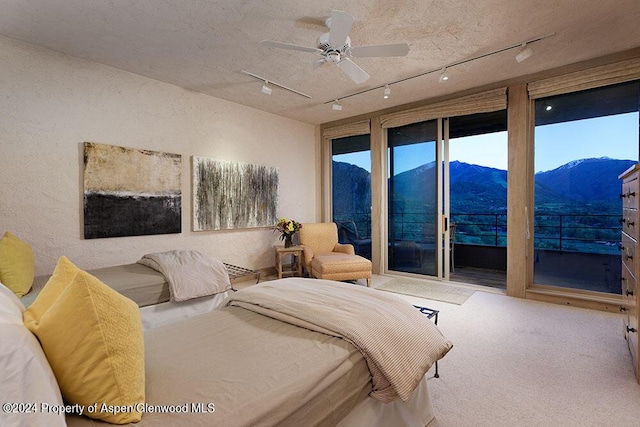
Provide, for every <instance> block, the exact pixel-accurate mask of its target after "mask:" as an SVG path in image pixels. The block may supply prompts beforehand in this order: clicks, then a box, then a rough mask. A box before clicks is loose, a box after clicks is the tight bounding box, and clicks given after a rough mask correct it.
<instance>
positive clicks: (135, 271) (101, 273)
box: [21, 264, 170, 307]
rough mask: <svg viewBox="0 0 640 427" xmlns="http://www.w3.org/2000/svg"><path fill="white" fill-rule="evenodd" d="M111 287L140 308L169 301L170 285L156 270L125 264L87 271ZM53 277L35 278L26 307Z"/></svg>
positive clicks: (140, 265) (26, 299) (24, 297)
mask: <svg viewBox="0 0 640 427" xmlns="http://www.w3.org/2000/svg"><path fill="white" fill-rule="evenodd" d="M87 273H89V274H92V275H94V276H95V277H97V278H98V279H100V280H101V281H102V282H104V283H105V284H107V285H109V287H111V288H113V289H115V290H116V291H118V292H120V293H121V294H122V295H124V296H126V297H127V298H129V299H131V300H133V301H134V302H136V303H137V304H138V306H140V307H145V306H148V305H153V304H160V303H163V302H166V301H169V298H170V294H169V284H168V283H167V281H166V280H165V278H164V276H163V275H162V274H161V273H159V272H157V271H156V270H154V269H152V268H149V267H147V266H144V265H142V264H124V265H115V266H113V267H104V268H98V269H95V270H87ZM50 277H51V276H38V277H36V278H35V280H34V283H33V287H32V288H31V291H29V293H28V294H27V295H25V296H23V297H22V298H21V301H22V303H23V304H24V305H25V307H28V306H29V305H31V303H32V302H33V301H34V300H35V299H36V297H37V296H38V293H39V292H40V291H41V290H42V288H43V287H44V285H46V283H47V281H48V280H49V278H50Z"/></svg>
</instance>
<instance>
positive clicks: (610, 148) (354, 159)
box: [334, 112, 639, 174]
mask: <svg viewBox="0 0 640 427" xmlns="http://www.w3.org/2000/svg"><path fill="white" fill-rule="evenodd" d="M638 126H639V121H638V113H637V112H635V113H627V114H619V115H615V116H606V117H598V118H595V119H584V120H576V121H572V122H564V123H558V124H552V125H545V126H538V127H536V130H535V141H536V142H535V171H536V172H542V171H548V170H552V169H555V168H557V167H559V166H562V165H564V164H566V163H569V162H570V161H572V160H577V159H587V158H593V157H610V158H612V159H627V160H638V145H639V141H638ZM429 145H431V147H429V150H425V147H428V146H429ZM425 151H428V152H429V153H428V154H427V153H425ZM395 154H396V170H395V173H396V174H397V173H401V172H404V171H407V170H410V169H414V168H416V167H418V166H420V165H423V164H425V163H428V162H432V161H434V160H435V153H434V152H433V145H432V144H425V143H423V144H414V145H412V146H403V147H401V149H400V150H396V153H395ZM334 160H337V161H341V162H348V163H352V164H355V165H358V166H360V167H362V168H364V169H366V170H368V171H371V158H370V155H369V153H368V152H364V153H353V154H343V155H339V156H334ZM449 160H450V161H452V162H453V161H456V160H457V161H460V162H464V163H470V164H476V165H481V166H488V167H492V168H496V169H503V170H506V169H507V133H506V132H496V133H492V134H485V135H478V136H471V137H465V138H456V139H453V140H451V141H450V148H449Z"/></svg>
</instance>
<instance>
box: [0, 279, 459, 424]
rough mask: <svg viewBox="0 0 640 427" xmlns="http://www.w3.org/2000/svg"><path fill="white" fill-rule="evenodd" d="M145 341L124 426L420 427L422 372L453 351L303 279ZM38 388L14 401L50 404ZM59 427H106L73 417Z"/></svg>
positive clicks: (386, 308)
mask: <svg viewBox="0 0 640 427" xmlns="http://www.w3.org/2000/svg"><path fill="white" fill-rule="evenodd" d="M79 275H80V274H78V276H79ZM87 276H88V277H91V276H90V275H87ZM76 279H77V277H76ZM96 280H97V279H96ZM102 286H104V285H102ZM104 287H105V288H107V287H106V286H104ZM110 292H113V291H110ZM114 294H117V293H115V292H114ZM12 296H13V295H12ZM118 298H122V297H121V296H118ZM124 299H125V300H126V298H124ZM16 300H17V298H16ZM18 303H19V301H18ZM131 304H132V305H133V306H134V307H135V309H134V310H135V311H139V309H138V308H137V307H136V306H135V304H133V303H132V302H131ZM20 305H21V304H20ZM72 305H73V304H72ZM22 310H24V308H22ZM1 311H2V310H1V307H0V314H2V313H1ZM90 311H91V312H93V310H90ZM47 315H48V313H47ZM66 317H68V316H66ZM0 320H1V319H0ZM0 323H1V322H0ZM72 325H73V323H72ZM0 326H2V325H0ZM79 326H81V325H79ZM25 330H26V328H25ZM66 330H68V329H63V333H64V336H65V337H66V332H65V331H66ZM26 333H27V335H31V334H30V333H29V331H28V330H26ZM30 338H31V340H32V341H33V336H32V335H31V337H30ZM38 338H41V337H40V336H38ZM41 341H42V346H43V348H44V349H45V353H46V354H47V358H49V361H50V362H51V358H50V357H49V353H48V351H47V348H46V346H45V341H44V340H42V339H41ZM84 341H86V339H85V337H84V335H82V336H81V337H80V341H78V342H79V343H82V342H84ZM143 341H144V368H143V376H144V384H143V389H144V394H145V396H144V404H143V406H141V407H139V408H137V409H136V410H137V411H139V412H142V419H141V420H140V421H139V422H137V423H135V424H132V425H139V426H149V427H153V426H164V425H178V426H180V425H206V426H209V425H221V426H222V425H223V426H247V425H251V426H253V425H258V426H259V425H263V426H272V425H279V426H280V425H283V426H287V425H292V426H294V425H296V426H297V425H305V426H307V425H309V426H312V425H318V426H323V425H330V426H334V425H340V426H359V425H362V426H388V425H426V424H427V423H428V422H429V421H430V420H431V419H432V418H433V412H432V408H431V403H430V399H429V393H428V389H427V380H426V372H427V371H428V369H429V368H430V366H431V365H432V364H433V363H434V362H435V361H436V360H438V359H440V358H441V357H443V356H444V355H445V354H446V353H447V352H448V351H449V349H450V348H451V347H452V344H451V343H450V342H449V341H448V340H447V339H446V338H444V337H443V336H442V335H441V333H440V332H439V330H438V329H437V327H436V326H435V325H434V324H433V323H432V322H430V321H429V320H427V319H426V316H423V315H421V314H420V313H419V312H418V311H417V310H415V309H414V308H413V307H412V306H411V305H410V304H408V303H407V302H405V301H404V300H401V299H399V298H398V297H395V296H393V295H391V294H388V293H385V292H380V291H376V290H374V289H367V288H364V287H360V286H355V285H350V284H345V283H339V282H332V281H327V280H317V279H303V278H289V279H281V280H275V281H271V282H266V283H262V284H259V285H255V286H250V287H248V288H246V289H244V290H242V291H238V292H235V293H233V294H232V295H230V296H229V297H228V298H227V299H225V301H224V303H222V304H221V306H220V307H218V308H217V309H215V310H212V311H209V312H207V313H204V314H200V315H196V316H193V317H190V318H188V319H182V320H179V321H172V322H169V323H168V324H164V325H162V326H159V327H156V328H154V329H151V330H146V331H145V332H144V338H143ZM36 343H37V341H36ZM125 349H126V348H125ZM36 350H37V349H36ZM40 351H41V350H40ZM75 352H76V350H75V348H74V350H73V354H74V355H75ZM91 352H92V353H93V350H91ZM23 360H25V357H23V356H20V357H19V358H18V361H23ZM52 363H53V362H52ZM42 364H43V365H46V364H47V363H46V360H45V361H44V362H43V363H42ZM52 366H53V364H52ZM44 368H46V366H43V369H44ZM23 371H24V369H23ZM28 371H29V372H31V370H28ZM89 375H91V372H90V371H89ZM39 377H41V375H40V376H39ZM56 378H59V377H58V374H57V371H56ZM54 381H55V379H54ZM83 382H84V380H83ZM61 384H62V383H61ZM3 387H5V389H1V390H2V391H3V392H6V390H15V387H11V386H10V385H5V384H3ZM43 388H45V387H42V381H41V380H40V381H39V382H38V387H34V388H33V390H32V392H31V393H29V392H27V393H24V392H23V393H22V394H21V395H22V396H29V397H30V398H32V399H40V401H47V399H49V401H52V399H54V398H53V397H51V396H50V397H48V398H47V397H46V396H41V393H42V391H41V390H42V389H43ZM61 388H62V386H61ZM54 389H55V387H54ZM54 391H55V390H54ZM38 393H40V394H38ZM63 393H64V391H63ZM32 394H37V395H34V396H32ZM54 394H55V393H54ZM58 394H59V392H58ZM19 395H20V394H19ZM2 398H3V399H4V400H5V401H6V399H14V398H15V397H11V396H2ZM30 400H31V399H30ZM32 415H33V414H32ZM37 415H39V416H44V415H45V414H42V413H40V414H37ZM46 415H51V414H46ZM33 416H35V415H33ZM0 421H1V419H0ZM40 421H41V420H40ZM56 421H59V420H56ZM63 422H66V424H68V425H69V426H90V425H105V424H106V423H105V422H103V421H101V420H96V419H92V418H89V417H87V416H86V415H82V416H78V415H74V414H67V415H66V417H65V418H64V419H63ZM46 423H47V424H48V425H56V424H55V422H53V420H49V419H47V420H46ZM59 425H61V424H59Z"/></svg>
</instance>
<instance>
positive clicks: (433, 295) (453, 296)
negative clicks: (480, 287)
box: [376, 279, 475, 305]
mask: <svg viewBox="0 0 640 427" xmlns="http://www.w3.org/2000/svg"><path fill="white" fill-rule="evenodd" d="M376 289H379V290H381V291H387V292H393V293H396V294H403V295H412V296H414V297H419V298H426V299H430V300H436V301H442V302H448V303H451V304H457V305H462V304H463V303H464V302H465V301H466V300H467V299H469V297H470V296H471V295H473V293H474V292H475V291H474V290H472V289H467V288H461V287H457V286H450V285H445V284H443V283H433V282H429V283H427V282H421V281H418V280H411V279H392V280H391V281H390V282H387V283H385V284H383V285H380V286H377V287H376Z"/></svg>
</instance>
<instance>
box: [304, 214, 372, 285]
mask: <svg viewBox="0 0 640 427" xmlns="http://www.w3.org/2000/svg"><path fill="white" fill-rule="evenodd" d="M299 233H300V234H299V241H300V244H301V245H304V251H303V256H302V258H303V266H304V267H305V269H306V271H307V272H308V274H309V276H311V277H315V278H317V279H329V280H338V281H340V280H357V279H367V286H370V284H371V261H369V260H368V259H366V258H364V257H361V256H359V255H355V251H354V249H353V245H351V244H341V243H338V227H337V226H336V224H335V223H333V222H328V223H309V224H303V225H302V228H300V231H299Z"/></svg>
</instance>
